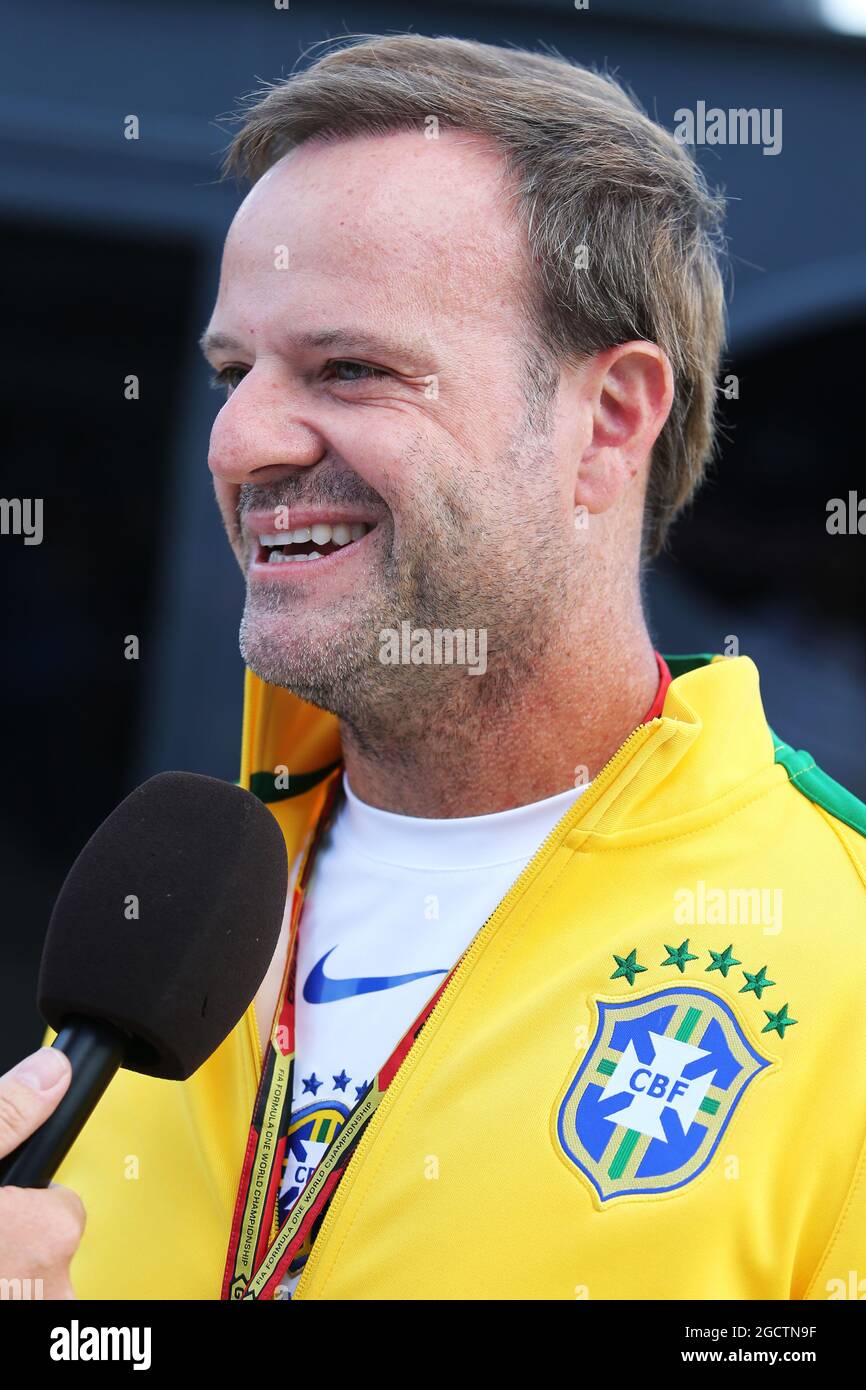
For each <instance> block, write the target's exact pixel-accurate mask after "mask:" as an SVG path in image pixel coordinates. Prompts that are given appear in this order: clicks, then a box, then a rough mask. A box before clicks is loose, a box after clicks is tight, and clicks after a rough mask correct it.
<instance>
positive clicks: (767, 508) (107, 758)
mask: <svg viewBox="0 0 866 1390" xmlns="http://www.w3.org/2000/svg"><path fill="white" fill-rule="evenodd" d="M0 27H2V33H3V36H4V42H3V44H2V48H0V76H2V80H0V258H2V265H3V271H4V274H3V283H4V290H5V299H6V303H5V309H4V332H5V339H6V355H5V356H6V362H5V370H4V372H3V375H2V384H0V396H2V405H3V413H4V421H5V423H4V439H5V445H6V447H5V448H4V449H3V453H2V465H0V467H2V476H0V496H2V497H4V498H14V497H41V498H43V499H44V514H45V539H44V543H43V544H42V545H39V546H25V545H24V544H23V541H22V538H21V537H19V536H12V535H3V536H0V573H2V583H3V592H4V595H5V604H4V606H3V607H4V613H3V618H2V622H3V646H2V651H3V661H4V678H3V681H2V693H0V701H2V718H0V731H2V732H0V738H2V759H3V793H2V797H0V841H2V863H0V913H2V932H0V972H2V979H0V998H2V1016H0V1070H5V1068H6V1067H7V1066H8V1065H10V1064H11V1063H12V1062H13V1061H14V1060H15V1059H16V1058H17V1057H19V1056H21V1055H23V1054H24V1053H25V1052H26V1051H28V1050H30V1048H31V1047H33V1046H35V1045H37V1044H38V1042H39V1040H40V1037H41V1033H42V1025H41V1023H40V1020H39V1018H38V1016H37V1013H36V1009H35V1004H34V991H35V979H36V973H37V967H38V960H39V954H40V951H41V945H42V939H43V935H44V931H45V927H46V925H47V921H48V916H49V914H50V910H51V905H52V902H53V900H54V897H55V894H56V892H57V890H58V888H59V886H60V884H61V882H62V879H63V876H64V874H65V872H66V870H67V868H68V866H69V864H70V862H71V861H72V859H73V858H74V856H75V855H76V853H77V852H78V850H79V849H80V847H81V845H82V843H83V842H84V840H85V839H86V838H87V836H88V835H89V834H90V833H91V832H92V830H93V829H94V828H95V827H96V825H97V824H98V823H99V821H100V820H101V819H102V818H103V816H104V815H106V814H107V813H108V811H109V810H110V809H111V808H112V806H114V805H115V804H116V802H117V801H118V800H119V799H120V798H121V797H122V796H124V795H125V794H126V793H127V792H128V791H129V790H130V789H131V788H132V787H133V785H135V783H137V782H138V781H140V780H141V779H142V778H144V777H146V776H149V775H150V774H151V773H153V772H156V771H159V770H161V769H163V768H167V767H182V768H189V769H192V770H194V771H202V772H209V773H212V774H214V775H217V776H222V777H226V778H234V777H235V776H236V775H237V767H238V750H239V743H240V722H239V720H240V711H241V680H242V667H241V663H240V658H239V656H238V652H237V641H236V632H237V622H238V618H239V614H240V606H241V600H242V585H241V579H240V575H239V574H236V573H235V569H234V561H233V560H232V559H231V557H230V554H229V550H228V547H227V545H226V544H225V542H224V540H223V537H222V531H221V527H220V524H219V521H218V516H217V512H216V507H215V505H214V503H213V501H212V498H211V489H210V484H209V475H208V473H207V468H206V454H207V441H208V433H209V429H210V423H211V420H212V418H213V415H214V414H215V411H216V408H217V402H218V398H217V397H215V396H214V395H213V394H212V393H210V392H209V390H208V384H207V383H208V373H207V370H206V368H205V366H204V364H203V362H202V360H201V358H200V357H199V355H198V350H197V347H196V340H197V337H198V335H199V333H200V332H201V330H202V329H203V327H204V326H205V324H206V322H207V319H208V317H209V314H210V309H211V304H212V299H213V295H214V293H215V290H216V283H217V274H218V266H219V254H220V248H221V243H222V237H223V235H224V232H225V230H226V228H227V226H228V223H229V221H230V220H231V217H232V215H233V213H234V211H235V209H236V207H237V206H238V203H239V202H240V199H241V196H242V194H241V193H240V192H239V190H238V189H237V188H236V187H235V186H234V185H233V184H221V183H220V182H219V181H218V163H219V154H220V151H221V150H222V149H223V147H224V146H225V144H226V143H227V129H228V128H227V125H226V123H225V120H220V117H221V115H223V116H224V114H225V113H227V112H228V111H229V110H231V109H232V108H233V107H234V106H235V103H236V102H237V100H238V99H239V98H240V97H241V96H243V95H244V94H245V93H247V92H248V91H249V90H251V89H252V88H253V87H255V86H256V85H257V84H258V82H259V80H260V79H269V80H272V79H275V78H279V77H282V76H286V75H288V73H289V72H290V71H291V69H292V68H293V66H294V65H295V64H296V63H297V62H298V60H299V58H300V56H301V54H302V53H303V52H304V50H305V49H307V48H308V47H309V45H310V44H312V43H315V42H317V41H319V40H321V39H323V38H329V37H336V36H339V35H340V34H347V33H388V32H394V31H400V30H407V29H409V30H416V31H418V32H422V33H428V34H455V35H459V36H462V37H467V38H477V39H482V40H486V41H488V42H493V43H515V44H520V45H524V46H538V45H540V44H545V45H549V46H551V47H552V48H553V49H555V50H556V51H558V52H559V53H561V54H563V55H565V56H568V57H573V58H577V59H579V60H580V61H582V62H587V63H592V64H595V65H600V66H604V67H605V68H607V69H608V70H610V71H613V72H615V73H617V74H619V75H620V76H621V77H622V78H623V79H624V80H626V81H627V83H628V84H629V85H630V86H631V88H632V90H633V91H634V92H635V93H636V95H637V96H638V98H639V99H640V100H641V101H642V103H643V105H644V106H645V107H646V109H647V110H648V111H649V113H650V114H651V115H653V116H655V118H656V119H658V120H660V121H661V122H662V123H663V124H664V125H666V126H668V128H671V129H672V128H673V126H674V125H675V117H674V113H675V111H676V110H677V109H678V108H680V107H689V108H692V109H694V107H695V105H696V103H697V102H698V101H705V102H706V104H707V106H708V107H709V106H720V107H723V108H724V109H726V110H727V109H728V108H731V107H753V106H755V107H759V108H762V107H767V108H776V107H781V108H782V110H783V145H782V150H781V153H779V154H778V155H776V156H766V155H763V154H762V151H761V149H760V147H758V146H748V145H744V146H736V145H733V146H731V145H719V146H714V147H708V146H704V147H703V148H702V149H699V150H698V155H699V158H700V160H701V163H702V166H703V167H704V169H705V171H706V172H707V175H708V177H709V178H710V180H711V181H712V182H713V183H715V184H717V185H721V186H722V187H723V188H724V190H725V192H726V193H727V196H728V198H729V216H728V234H729V238H730V247H731V266H732V272H733V273H732V294H731V296H730V330H731V331H730V346H729V355H728V359H727V363H726V371H727V372H730V373H734V374H735V375H736V376H737V377H738V379H739V399H738V400H731V401H729V402H728V401H723V403H722V404H723V420H724V439H723V447H722V454H721V458H720V462H719V464H718V466H717V468H716V470H715V472H714V476H713V478H712V479H711V481H710V482H709V483H708V484H707V486H706V487H705V488H704V489H703V491H702V493H701V494H700V498H699V500H698V502H697V503H696V505H695V507H694V509H693V511H692V514H691V516H690V518H689V519H688V520H686V521H685V522H684V523H682V524H681V525H680V527H679V528H678V530H677V531H676V533H675V537H674V542H673V547H672V551H671V553H670V555H668V556H666V557H665V558H664V560H663V561H661V562H660V563H659V564H658V565H657V566H656V568H655V570H654V572H653V573H652V575H651V577H650V582H649V590H648V595H649V606H650V613H651V617H652V623H653V630H654V633H655V636H656V639H657V643H658V645H659V646H660V647H661V649H662V650H664V651H706V650H722V649H724V647H725V643H726V641H727V640H728V639H729V638H730V637H735V638H736V639H737V640H738V642H739V647H740V650H741V651H742V652H746V653H748V654H749V655H751V656H753V657H754V658H755V660H756V661H757V662H758V665H759V667H760V670H761V675H762V688H763V693H764V702H765V706H766V709H767V712H768V716H769V719H770V722H771V724H772V725H773V727H774V728H775V729H776V730H777V732H779V733H780V734H781V735H782V736H783V737H784V738H785V739H786V740H787V741H788V742H789V743H792V744H794V745H795V746H797V747H806V748H808V749H809V750H810V751H811V752H812V753H813V754H814V755H815V756H816V757H817V759H818V761H819V762H820V763H821V764H822V765H823V766H824V768H825V769H826V771H828V772H829V773H830V774H831V775H832V776H834V777H836V778H838V779H839V780H840V781H842V782H844V783H845V784H846V785H847V786H848V787H850V788H851V789H852V790H853V791H855V792H856V793H857V794H859V795H860V796H866V738H864V734H863V731H864V727H866V680H864V676H866V669H864V668H866V641H864V635H866V633H864V629H866V601H864V600H866V537H864V536H858V535H856V534H855V535H841V536H835V535H834V536H831V535H829V534H828V532H827V529H826V519H827V510H826V508H827V502H828V500H829V499H830V498H832V497H847V495H848V492H849V491H850V490H851V489H855V490H856V489H858V487H859V489H860V492H859V494H858V495H859V496H863V495H866V482H864V481H863V479H864V469H863V462H862V447H863V445H862V440H863V429H862V424H861V416H862V411H863V408H864V401H866V388H864V386H863V384H862V382H861V379H860V378H861V376H862V372H863V367H864V353H863V337H864V330H866V250H864V246H866V181H864V162H863V152H862V142H863V134H864V115H866V0H739V2H738V0H726V3H725V4H719V3H717V2H716V0H653V3H652V4H651V5H650V4H649V3H648V0H590V3H589V8H588V9H578V8H576V6H575V4H574V3H573V0H550V3H544V0H534V2H533V3H517V0H498V3H483V0H476V3H465V4H441V3H427V4H424V5H423V6H422V5H416V6H413V5H411V4H405V3H394V4H386V3H369V4H363V3H361V4H349V3H345V0H344V2H343V3H322V2H321V0H317V3H316V4H314V5H309V4H306V3H304V2H303V0H291V3H290V7H289V8H288V9H277V8H276V7H275V5H274V4H273V3H271V2H270V0H243V3H241V0H207V3H204V0H170V3H169V0H148V3H146V4H143V5H142V4H139V5H117V4H111V3H108V0H90V2H89V3H87V2H86V0H79V2H78V3H69V0H42V3H40V4H39V5H31V6H21V5H17V4H16V5H12V4H7V3H0ZM129 115H136V116H137V117H138V119H139V122H140V138H139V139H138V140H137V141H130V140H126V139H124V138H123V125H124V120H125V118H126V117H127V116H129ZM131 374H134V375H135V376H137V377H138V379H139V382H140V397H139V399H138V400H127V399H125V396H124V382H125V379H126V378H127V376H129V375H131ZM129 635H135V636H137V637H138V638H139V641H140V659H139V660H138V661H128V660H125V659H124V642H125V639H126V638H127V637H128V636H129Z"/></svg>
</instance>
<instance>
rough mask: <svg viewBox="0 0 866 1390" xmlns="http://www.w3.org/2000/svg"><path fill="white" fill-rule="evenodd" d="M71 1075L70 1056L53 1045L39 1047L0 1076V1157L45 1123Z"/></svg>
mask: <svg viewBox="0 0 866 1390" xmlns="http://www.w3.org/2000/svg"><path fill="white" fill-rule="evenodd" d="M71 1077H72V1068H71V1066H70V1064H69V1058H68V1057H67V1056H66V1055H65V1054H64V1053H63V1052H60V1051H58V1050H57V1048H54V1047H40V1048H39V1050H38V1051H37V1052H33V1053H31V1055H30V1056H29V1057H25V1058H24V1059H23V1061H21V1062H18V1063H17V1065H16V1066H14V1067H13V1068H12V1070H11V1071H8V1072H6V1074H5V1076H0V1158H4V1157H5V1156H6V1154H9V1153H11V1152H12V1150H13V1149H17V1147H18V1145H19V1144H21V1143H23V1141H24V1140H25V1139H28V1138H29V1137H30V1135H31V1134H33V1133H34V1131H35V1130H37V1129H38V1128H39V1126H40V1125H41V1124H44V1123H45V1121H46V1120H47V1119H48V1116H49V1115H50V1114H51V1112H52V1110H54V1108H55V1107H56V1106H57V1104H58V1102H59V1101H60V1100H61V1098H62V1097H63V1096H64V1095H65V1093H66V1090H67V1088H68V1086H69V1082H70V1080H71Z"/></svg>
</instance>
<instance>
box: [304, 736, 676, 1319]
mask: <svg viewBox="0 0 866 1390" xmlns="http://www.w3.org/2000/svg"><path fill="white" fill-rule="evenodd" d="M660 730H661V721H660V720H655V719H654V720H651V721H650V723H649V724H639V725H638V727H637V728H636V729H634V730H632V732H631V733H630V734H629V736H628V738H627V739H626V740H625V742H624V743H621V744H620V746H619V748H618V749H617V751H616V752H615V753H614V754H613V757H611V758H609V759H608V761H607V762H606V763H605V764H604V766H603V767H602V768H601V770H600V771H599V772H598V773H596V775H595V777H594V778H593V779H592V784H591V786H590V787H589V788H588V790H587V791H586V792H585V793H584V795H583V796H579V797H578V798H577V801H576V802H575V803H574V805H573V806H571V807H570V808H569V810H568V811H566V813H565V815H564V816H563V817H562V819H561V820H560V821H558V822H557V823H556V825H555V826H554V827H553V829H552V830H551V831H550V833H549V835H548V836H547V837H546V839H544V840H543V841H542V843H541V845H540V846H539V848H538V849H537V850H536V852H535V855H534V856H533V858H532V859H531V860H530V861H529V863H528V864H527V866H526V868H525V869H524V870H523V872H522V873H521V874H520V876H519V877H518V878H517V879H515V881H514V883H513V884H512V885H511V887H510V888H509V890H508V892H507V893H506V895H505V897H504V898H503V899H502V901H501V902H500V903H499V905H498V906H497V907H496V908H495V909H494V911H493V912H492V913H491V914H490V916H489V917H488V918H487V920H486V921H485V922H484V925H483V926H482V927H480V928H479V930H478V931H477V932H476V934H475V936H474V937H473V938H472V941H471V942H470V944H469V946H468V947H467V948H466V951H465V953H464V955H463V957H462V959H461V961H460V963H459V964H458V966H457V969H456V970H455V971H454V974H453V975H452V977H451V979H450V980H449V982H448V984H447V985H446V986H445V989H444V990H443V991H442V995H441V998H440V999H439V1001H438V1003H437V1004H436V1005H435V1007H434V1008H433V1010H432V1012H431V1014H430V1016H429V1018H428V1019H427V1022H426V1023H425V1025H424V1027H423V1028H422V1030H421V1032H420V1033H419V1035H418V1037H417V1038H416V1040H415V1042H414V1043H413V1044H412V1046H411V1047H410V1049H409V1051H408V1052H407V1053H406V1056H405V1057H404V1058H403V1061H402V1062H401V1064H400V1066H399V1068H398V1070H397V1072H396V1074H395V1076H394V1078H393V1080H392V1081H391V1084H390V1086H389V1087H388V1089H387V1091H386V1092H385V1095H384V1096H383V1098H382V1100H381V1101H380V1103H379V1106H378V1109H377V1110H376V1113H375V1115H374V1116H373V1118H372V1119H371V1121H370V1123H369V1125H368V1126H367V1128H366V1130H365V1131H364V1134H363V1135H362V1136H361V1140H360V1143H359V1144H358V1147H357V1149H356V1150H355V1152H354V1154H353V1155H352V1157H351V1159H350V1160H349V1163H348V1165H347V1168H346V1172H345V1173H344V1174H343V1178H342V1180H341V1182H340V1185H339V1187H338V1188H337V1190H336V1192H335V1193H334V1196H333V1197H332V1199H331V1203H330V1206H329V1207H328V1210H327V1212H326V1214H325V1219H324V1221H323V1222H322V1225H321V1226H320V1228H319V1231H318V1233H317V1235H316V1239H315V1241H314V1243H313V1248H312V1250H311V1251H310V1254H309V1258H308V1259H307V1263H306V1264H305V1266H304V1269H303V1271H302V1273H301V1277H300V1279H299V1280H298V1284H297V1287H296V1289H295V1292H294V1294H293V1296H292V1299H293V1301H294V1300H295V1299H297V1298H298V1297H299V1296H300V1295H301V1293H302V1290H303V1288H304V1285H305V1284H307V1283H309V1279H310V1275H311V1271H312V1270H313V1269H314V1268H315V1266H316V1264H317V1262H318V1260H320V1259H321V1257H322V1251H323V1250H324V1248H325V1244H326V1242H327V1238H328V1234H329V1232H330V1230H331V1228H332V1227H333V1225H334V1223H335V1221H336V1219H337V1217H338V1216H339V1214H340V1212H341V1210H342V1208H343V1206H344V1205H345V1203H346V1201H347V1198H348V1193H349V1190H350V1189H349V1185H350V1184H351V1179H352V1176H353V1174H354V1173H357V1172H358V1171H359V1169H360V1167H361V1165H362V1164H363V1161H364V1154H365V1152H366V1150H367V1149H368V1148H369V1147H370V1144H371V1143H372V1141H373V1139H374V1138H375V1134H376V1132H377V1131H378V1130H379V1129H380V1128H381V1127H382V1125H383V1124H384V1123H385V1121H386V1119H387V1117H388V1112H389V1110H390V1109H391V1108H392V1106H393V1105H394V1104H395V1102H396V1099H397V1096H398V1094H399V1092H400V1090H401V1088H402V1086H403V1085H404V1084H405V1081H406V1078H407V1076H408V1075H409V1073H410V1071H411V1069H412V1067H413V1066H414V1065H415V1063H417V1061H418V1059H419V1057H421V1056H422V1055H423V1052H424V1048H425V1045H428V1044H429V1043H430V1041H431V1040H432V1038H433V1036H434V1035H435V1032H436V1027H435V1024H436V1019H437V1016H441V1013H442V1010H443V1008H444V1006H445V1004H446V1003H447V1001H448V998H449V995H450V993H451V992H452V991H453V990H454V988H455V986H456V985H457V983H458V982H459V981H460V980H462V979H463V978H464V977H465V975H466V974H467V973H468V971H469V969H470V968H471V965H472V963H473V962H474V960H475V959H476V958H477V956H478V955H479V954H480V952H481V950H482V948H483V947H484V945H485V944H486V942H487V940H488V939H489V937H490V936H491V935H492V934H493V932H494V931H495V930H496V927H497V926H498V924H499V922H500V920H501V919H502V918H503V917H504V916H505V914H506V912H507V911H508V910H509V909H510V907H511V906H512V904H513V903H514V902H516V900H517V899H518V898H519V897H520V896H521V895H522V894H523V892H524V891H525V889H526V888H527V887H528V885H529V882H530V881H531V880H532V879H533V878H535V876H536V875H537V873H538V872H539V871H540V870H541V869H542V868H543V866H544V865H545V864H546V862H547V860H548V859H550V857H551V856H552V854H553V852H554V850H555V849H556V848H557V846H558V844H559V843H561V841H562V840H563V839H564V838H565V836H566V835H567V834H568V832H569V831H570V830H572V829H573V828H574V826H575V825H576V824H577V822H578V821H579V820H580V818H581V816H583V815H585V814H586V812H587V810H588V809H589V807H590V806H592V805H593V803H594V802H595V801H597V800H598V798H599V796H600V795H601V793H602V792H603V791H604V789H605V787H606V786H607V785H608V784H609V783H610V782H611V781H612V780H613V778H614V776H615V775H616V774H617V773H618V771H619V770H620V768H621V766H622V764H623V763H624V762H626V761H627V758H628V757H629V756H631V753H633V752H634V749H635V747H636V745H637V743H638V742H645V741H647V740H648V739H650V738H652V737H653V734H654V733H658V732H659V731H660Z"/></svg>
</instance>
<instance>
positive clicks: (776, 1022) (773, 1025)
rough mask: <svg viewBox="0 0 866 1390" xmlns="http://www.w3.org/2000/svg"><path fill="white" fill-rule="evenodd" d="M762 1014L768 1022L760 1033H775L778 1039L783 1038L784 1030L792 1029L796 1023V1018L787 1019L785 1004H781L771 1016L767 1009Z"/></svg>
mask: <svg viewBox="0 0 866 1390" xmlns="http://www.w3.org/2000/svg"><path fill="white" fill-rule="evenodd" d="M764 1013H765V1014H766V1015H767V1018H768V1019H769V1020H770V1022H769V1023H768V1024H767V1026H766V1028H762V1029H761V1032H762V1033H772V1032H774V1031H775V1032H777V1033H778V1034H779V1037H780V1038H784V1036H785V1029H786V1028H793V1026H794V1024H795V1023H796V1022H797V1019H796V1018H789V1017H788V1005H787V1004H783V1005H782V1007H781V1009H780V1010H779V1012H778V1013H776V1014H771V1013H770V1010H769V1009H765V1010H764Z"/></svg>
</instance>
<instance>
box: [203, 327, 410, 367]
mask: <svg viewBox="0 0 866 1390" xmlns="http://www.w3.org/2000/svg"><path fill="white" fill-rule="evenodd" d="M286 341H287V342H290V343H292V344H294V345H295V346H296V347H300V348H337V349H339V350H340V351H342V352H363V353H369V354H370V355H371V356H373V357H375V356H377V355H379V354H381V355H383V356H385V357H395V358H402V359H403V360H409V359H414V360H429V358H430V356H431V351H432V349H431V347H430V344H429V343H428V342H426V341H424V340H423V339H416V340H414V341H413V340H400V339H397V338H390V337H387V336H384V335H382V334H379V333H370V332H368V331H366V330H365V329H355V328H327V329H321V330H319V331H318V332H310V333H300V334H297V335H294V336H292V337H290V338H288V339H287V340H286ZM199 347H200V348H201V350H202V352H203V353H204V355H205V357H209V356H210V355H211V354H212V353H214V352H243V351H244V348H243V346H242V344H241V343H239V342H238V341H237V339H236V338H233V337H232V336H231V335H230V334H228V333H214V332H210V331H205V332H204V333H203V334H202V335H201V338H200V339H199Z"/></svg>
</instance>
